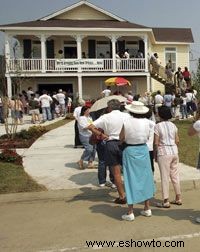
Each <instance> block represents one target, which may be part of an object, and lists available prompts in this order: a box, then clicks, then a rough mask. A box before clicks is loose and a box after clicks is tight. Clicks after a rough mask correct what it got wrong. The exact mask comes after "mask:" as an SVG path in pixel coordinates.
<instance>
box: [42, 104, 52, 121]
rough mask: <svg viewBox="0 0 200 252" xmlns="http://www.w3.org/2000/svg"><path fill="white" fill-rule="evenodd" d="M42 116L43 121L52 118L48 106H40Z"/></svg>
mask: <svg viewBox="0 0 200 252" xmlns="http://www.w3.org/2000/svg"><path fill="white" fill-rule="evenodd" d="M42 118H43V121H46V120H51V119H52V115H51V109H50V107H43V108H42Z"/></svg>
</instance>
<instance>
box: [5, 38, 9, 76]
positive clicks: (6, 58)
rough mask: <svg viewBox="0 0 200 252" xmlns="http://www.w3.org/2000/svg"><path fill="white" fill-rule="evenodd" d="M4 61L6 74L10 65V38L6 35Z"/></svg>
mask: <svg viewBox="0 0 200 252" xmlns="http://www.w3.org/2000/svg"><path fill="white" fill-rule="evenodd" d="M5 60H6V73H8V72H9V63H10V36H9V35H8V34H5Z"/></svg>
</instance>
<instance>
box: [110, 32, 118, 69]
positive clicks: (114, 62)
mask: <svg viewBox="0 0 200 252" xmlns="http://www.w3.org/2000/svg"><path fill="white" fill-rule="evenodd" d="M116 41H117V38H116V36H114V35H113V36H112V38H111V42H112V60H113V72H116V71H117V70H116Z"/></svg>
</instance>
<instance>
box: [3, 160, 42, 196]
mask: <svg viewBox="0 0 200 252" xmlns="http://www.w3.org/2000/svg"><path fill="white" fill-rule="evenodd" d="M44 190H46V188H45V187H44V186H42V185H38V184H37V183H36V182H35V181H34V180H33V179H32V178H31V177H29V176H28V174H27V173H25V172H24V168H23V167H22V166H20V165H14V164H12V163H4V162H0V193H16V192H33V191H35V192H36V191H44Z"/></svg>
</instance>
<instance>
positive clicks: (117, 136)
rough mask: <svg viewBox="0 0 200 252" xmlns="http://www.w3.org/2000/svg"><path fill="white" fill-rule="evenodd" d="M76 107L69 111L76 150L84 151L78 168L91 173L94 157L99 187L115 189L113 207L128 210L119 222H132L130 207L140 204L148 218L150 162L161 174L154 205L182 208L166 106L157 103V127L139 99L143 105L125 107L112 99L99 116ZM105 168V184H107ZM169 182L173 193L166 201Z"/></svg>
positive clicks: (175, 149)
mask: <svg viewBox="0 0 200 252" xmlns="http://www.w3.org/2000/svg"><path fill="white" fill-rule="evenodd" d="M105 95H106V94H105ZM162 98H163V97H162ZM79 105H80V106H78V107H77V108H76V109H75V111H74V117H75V118H76V123H75V130H76V131H75V132H76V133H75V135H76V137H75V145H76V147H77V146H78V145H81V146H83V147H84V150H83V153H82V155H81V157H80V160H79V161H78V163H77V164H78V167H79V168H80V169H85V168H95V167H94V159H95V154H96V152H97V157H98V181H99V186H100V187H104V186H109V187H112V188H116V189H117V191H118V197H117V198H116V199H115V201H114V202H115V203H116V204H126V203H127V204H128V212H127V213H126V214H124V215H122V219H123V220H127V221H133V220H134V219H135V216H134V204H137V203H141V202H144V209H143V210H142V211H141V215H143V216H146V217H150V216H151V215H152V211H151V208H150V199H151V198H152V197H153V196H154V194H155V186H154V179H153V176H154V162H155V161H156V162H158V166H159V169H160V175H161V187H162V201H161V202H157V204H156V206H157V207H162V208H169V207H170V205H171V204H176V205H179V206H180V205H182V198H181V190H180V179H179V167H178V163H179V158H178V143H179V138H178V129H177V127H176V126H175V124H174V123H173V122H171V118H172V110H171V108H170V107H169V106H167V105H165V104H164V103H162V104H161V105H160V106H158V107H157V113H158V117H159V121H158V122H157V123H155V122H154V117H153V110H152V106H149V105H148V104H144V99H143V102H142V101H139V100H134V99H133V101H131V102H130V103H129V104H128V103H126V104H121V103H120V102H119V100H118V99H112V100H110V101H108V103H107V108H105V109H102V110H101V111H100V113H99V111H97V112H92V113H90V108H89V107H87V106H85V104H84V102H82V103H80V104H79ZM96 113H98V115H96ZM77 134H78V135H77ZM78 137H79V141H80V142H79V143H78V142H77V138H78ZM94 139H95V141H94ZM85 164H87V166H85ZM107 168H108V170H109V178H110V181H109V180H107ZM122 171H123V179H124V183H123V182H122ZM169 178H171V181H172V184H173V186H174V191H175V197H174V199H173V200H171V201H170V200H169Z"/></svg>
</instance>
